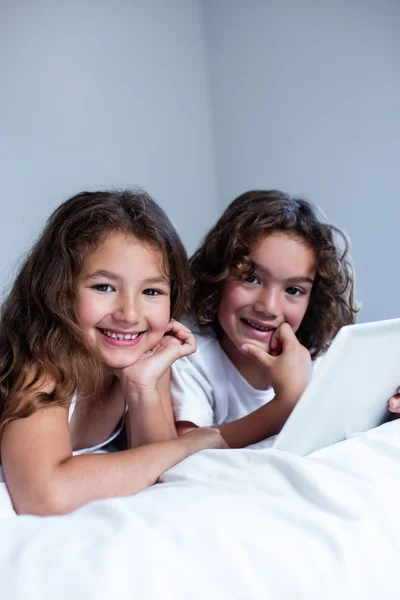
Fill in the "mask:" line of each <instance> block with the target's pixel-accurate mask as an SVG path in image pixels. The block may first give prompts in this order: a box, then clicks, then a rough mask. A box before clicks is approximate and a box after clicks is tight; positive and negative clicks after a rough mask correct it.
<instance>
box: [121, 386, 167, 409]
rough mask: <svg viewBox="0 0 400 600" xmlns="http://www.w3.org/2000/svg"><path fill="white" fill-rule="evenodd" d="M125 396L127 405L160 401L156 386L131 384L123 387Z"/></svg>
mask: <svg viewBox="0 0 400 600" xmlns="http://www.w3.org/2000/svg"><path fill="white" fill-rule="evenodd" d="M123 394H124V398H125V401H126V403H127V404H129V403H132V402H134V403H137V402H144V401H149V400H155V399H157V400H159V391H158V388H157V385H156V384H151V385H150V384H149V385H144V386H143V385H137V384H132V383H130V384H129V385H127V386H124V387H123Z"/></svg>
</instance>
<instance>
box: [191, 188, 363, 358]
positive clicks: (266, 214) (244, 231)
mask: <svg viewBox="0 0 400 600" xmlns="http://www.w3.org/2000/svg"><path fill="white" fill-rule="evenodd" d="M275 232H285V233H288V234H289V235H293V236H295V237H296V238H298V239H299V240H301V241H302V242H304V243H305V244H307V246H309V247H310V248H312V249H313V251H314V253H315V258H316V268H317V273H316V277H315V280H314V283H313V287H312V292H311V297H310V302H309V305H308V308H307V311H306V314H305V316H304V318H303V321H302V323H301V325H300V327H299V329H298V331H297V333H296V335H297V338H298V340H299V341H300V343H301V344H303V345H304V346H305V347H306V348H308V350H309V351H310V354H311V356H312V358H316V357H317V356H319V355H321V354H323V353H324V352H325V351H326V350H327V348H328V346H329V344H330V342H331V341H332V339H333V337H334V336H335V335H336V333H337V331H338V330H339V329H340V327H342V326H343V325H348V324H350V323H354V321H355V316H356V314H357V312H358V308H357V306H356V304H355V301H354V275H353V269H352V266H351V263H350V260H349V256H348V250H349V243H348V241H347V239H346V237H345V235H344V234H343V233H342V232H341V231H340V230H339V229H338V228H336V227H334V226H333V225H329V224H328V223H325V222H323V221H322V220H321V219H320V218H319V217H318V215H317V210H316V208H314V207H313V206H312V205H311V204H310V203H309V202H307V201H306V200H302V199H297V198H292V197H290V196H289V195H287V194H284V193H282V192H280V191H277V190H268V191H263V190H255V191H250V192H246V193H244V194H242V195H241V196H239V197H238V198H236V200H234V201H233V202H232V203H231V204H230V205H229V206H228V208H227V209H226V210H225V212H224V213H223V215H222V217H221V218H220V219H219V221H218V222H217V223H216V225H215V226H214V227H213V228H212V229H211V230H210V232H209V233H208V234H207V235H206V237H205V238H204V239H203V241H202V244H201V246H200V247H199V249H198V250H197V251H196V252H195V254H194V255H193V256H192V258H191V259H190V270H191V294H190V312H191V313H192V314H193V316H194V317H195V319H196V321H197V323H198V324H199V325H200V326H202V325H211V326H212V327H213V328H214V330H215V332H216V334H217V336H219V337H221V335H222V334H223V332H222V329H221V326H220V325H219V322H218V309H219V304H220V299H221V293H222V289H223V284H224V281H225V280H226V279H228V278H231V277H248V276H249V275H250V274H252V273H253V271H254V265H253V264H252V262H251V259H250V257H249V255H250V253H251V251H252V248H253V247H254V245H255V244H256V243H257V242H258V241H259V240H260V239H261V238H262V237H264V236H266V235H269V234H271V233H275Z"/></svg>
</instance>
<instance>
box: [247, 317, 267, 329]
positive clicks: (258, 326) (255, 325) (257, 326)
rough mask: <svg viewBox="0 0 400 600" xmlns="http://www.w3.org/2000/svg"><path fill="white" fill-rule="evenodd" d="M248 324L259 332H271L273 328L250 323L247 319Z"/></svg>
mask: <svg viewBox="0 0 400 600" xmlns="http://www.w3.org/2000/svg"><path fill="white" fill-rule="evenodd" d="M246 322H247V323H248V324H249V325H251V327H254V329H258V330H259V331H271V330H272V327H263V326H262V325H257V323H253V321H250V319H246Z"/></svg>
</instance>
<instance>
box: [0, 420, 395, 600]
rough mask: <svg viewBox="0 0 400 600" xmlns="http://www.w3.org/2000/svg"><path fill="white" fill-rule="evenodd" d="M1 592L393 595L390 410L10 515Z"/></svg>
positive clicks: (5, 510)
mask: <svg viewBox="0 0 400 600" xmlns="http://www.w3.org/2000/svg"><path fill="white" fill-rule="evenodd" d="M0 517H1V520H0V598H1V599H4V600H5V599H7V600H14V599H17V598H18V599H19V600H21V599H25V598H40V599H42V600H45V599H47V598H49V599H50V598H51V599H52V600H64V599H73V600H80V599H82V600H91V599H96V600H103V599H106V598H107V599H109V598H134V599H139V600H150V599H151V600H153V599H154V600H155V599H160V598H163V599H164V598H171V599H173V600H181V599H182V600H191V599H202V600H206V599H207V600H209V599H214V598H215V599H219V600H220V599H225V598H226V599H229V600H235V599H243V600H252V599H258V598H260V599H263V600H267V599H268V600H270V599H271V600H286V599H287V600H297V599H298V598H304V599H306V600H314V599H315V600H329V599H331V598H332V599H333V598H335V599H336V600H350V599H351V600H378V599H380V598H384V599H385V600H391V599H393V600H394V599H396V600H398V599H399V598H400V577H399V575H398V572H399V561H400V420H399V421H395V422H391V423H388V424H386V425H383V426H382V427H379V428H377V429H375V430H373V431H370V432H368V433H366V434H362V435H360V436H358V437H355V438H353V439H351V440H347V441H346V442H343V443H341V444H337V445H335V446H331V447H329V448H326V449H324V450H322V451H319V452H316V453H314V454H313V455H311V456H309V457H298V456H294V455H291V454H287V453H284V452H281V451H277V450H271V449H270V450H226V451H225V450H224V451H216V450H213V451H211V450H209V451H204V452H201V453H199V454H197V455H195V456H193V457H191V458H189V459H187V460H186V461H184V462H183V463H181V464H180V465H177V466H176V467H174V468H173V469H171V470H170V471H168V472H167V473H166V474H165V475H164V476H163V478H162V483H160V484H157V485H156V486H154V487H152V488H151V489H149V490H146V491H144V492H142V493H140V494H138V495H136V496H133V497H130V498H118V499H111V500H103V501H98V502H94V503H92V504H90V505H88V506H86V507H83V508H81V509H79V510H77V511H75V512H74V513H72V514H70V515H66V516H63V517H47V518H39V517H17V516H15V514H14V513H13V510H12V506H11V503H10V501H9V497H8V494H7V490H6V488H5V484H4V483H0Z"/></svg>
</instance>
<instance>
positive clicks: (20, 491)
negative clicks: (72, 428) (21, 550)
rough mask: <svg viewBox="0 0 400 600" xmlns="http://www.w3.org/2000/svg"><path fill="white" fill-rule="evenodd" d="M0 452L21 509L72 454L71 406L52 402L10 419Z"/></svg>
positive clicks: (18, 507)
mask: <svg viewBox="0 0 400 600" xmlns="http://www.w3.org/2000/svg"><path fill="white" fill-rule="evenodd" d="M43 389H48V388H47V387H44V388H43ZM0 452H1V463H2V466H3V471H4V476H5V479H6V483H7V487H8V490H9V492H10V496H11V499H12V502H13V505H14V508H15V509H16V510H17V512H20V509H21V507H23V506H24V505H25V503H26V502H27V501H30V499H32V498H35V497H36V495H37V494H40V493H42V492H43V491H46V490H47V489H48V487H49V485H51V481H52V479H53V473H54V472H55V468H56V467H57V466H58V465H60V464H61V463H62V462H63V461H65V460H66V459H67V458H69V457H70V456H72V444H71V437H70V434H69V428H68V410H67V409H66V408H64V407H62V406H57V405H56V406H54V405H53V406H48V407H46V408H40V409H38V410H35V411H34V412H33V413H32V414H31V415H30V416H29V417H25V418H20V419H15V420H13V421H10V422H9V423H7V424H6V425H5V427H4V431H3V435H2V438H1V446H0Z"/></svg>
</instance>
